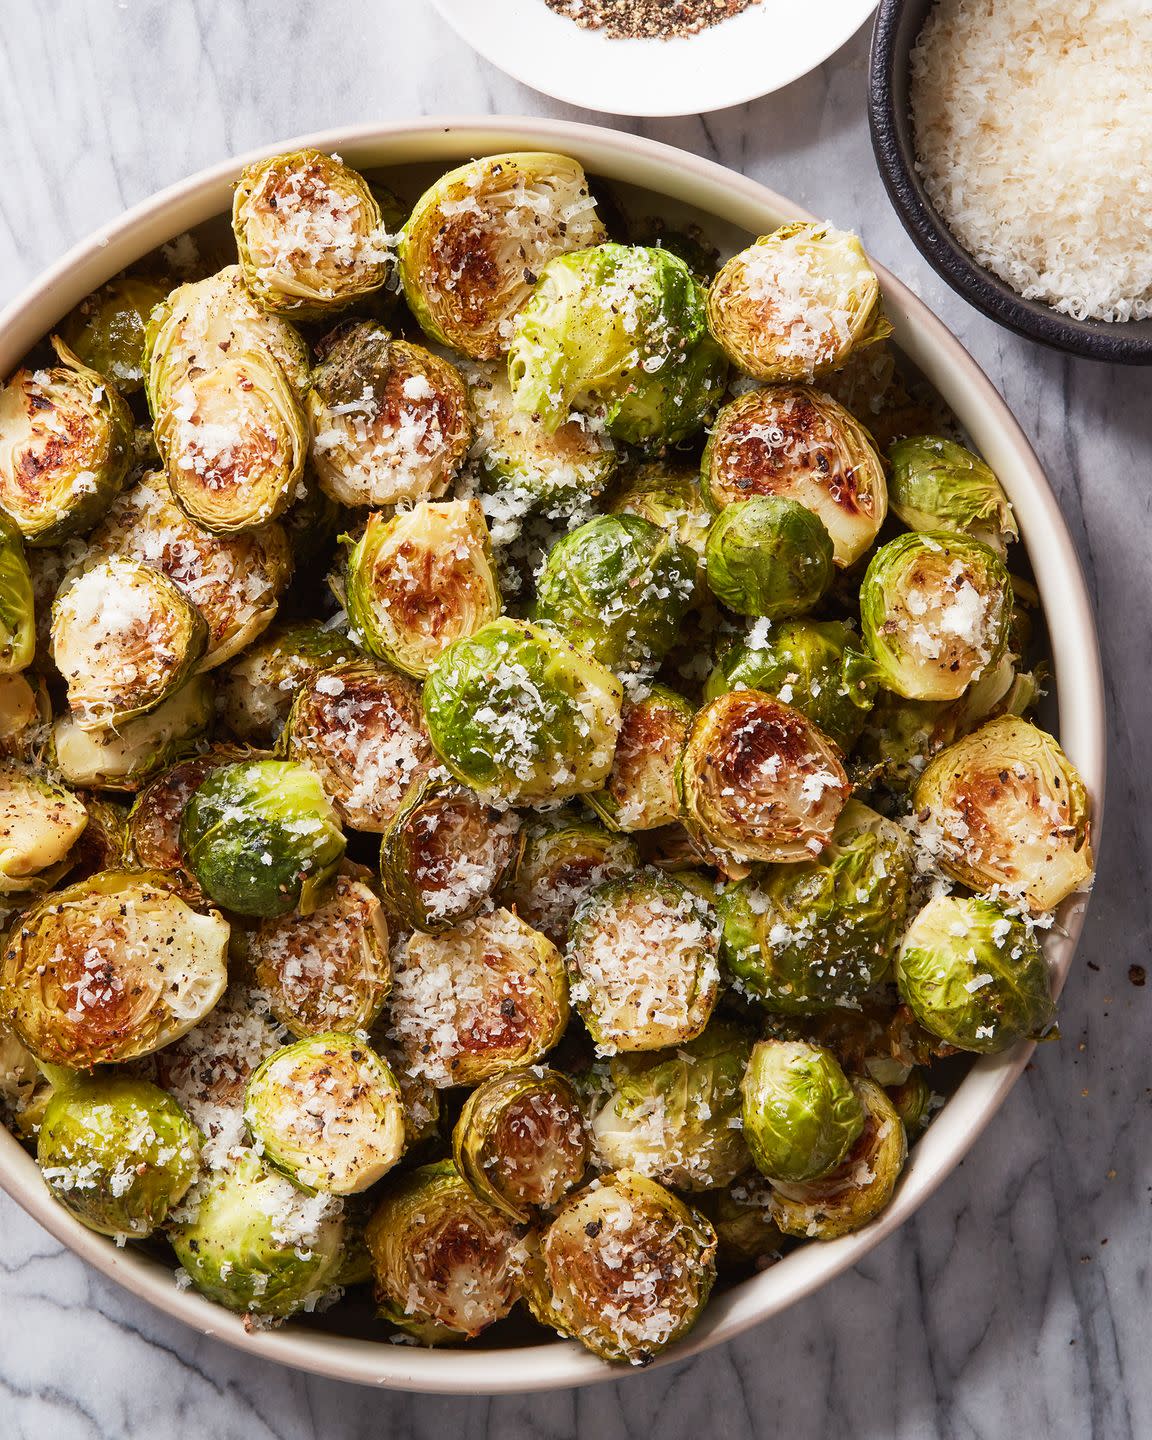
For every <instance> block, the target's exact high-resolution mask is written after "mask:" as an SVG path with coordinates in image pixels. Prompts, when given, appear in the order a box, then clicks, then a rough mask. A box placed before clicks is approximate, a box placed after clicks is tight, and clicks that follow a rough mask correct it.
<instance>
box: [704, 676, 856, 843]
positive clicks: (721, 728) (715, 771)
mask: <svg viewBox="0 0 1152 1440" xmlns="http://www.w3.org/2000/svg"><path fill="white" fill-rule="evenodd" d="M676 776H677V786H678V789H679V792H680V804H681V814H682V817H683V821H684V824H685V826H686V827H687V829H688V832H689V834H691V835H692V836H693V837H694V838H696V839H697V840H699V841H701V842H703V843H704V844H706V845H709V846H712V847H714V848H715V849H716V850H719V851H723V852H725V853H727V854H729V855H732V856H734V857H735V858H736V859H738V860H765V861H795V860H806V859H811V858H812V856H813V855H818V854H819V853H820V851H821V850H822V849H823V848H824V846H825V844H826V843H827V841H828V840H829V839H830V837H831V835H832V830H833V827H834V826H835V824H836V819H837V816H838V815H839V814H840V811H841V810H842V809H843V806H844V802H845V801H846V800H847V798H848V794H849V790H850V788H851V787H850V786H849V784H848V777H847V776H846V775H845V773H844V767H843V766H842V765H841V763H840V759H839V757H838V755H837V753H836V749H835V746H833V745H832V743H831V742H830V741H829V740H827V739H826V738H825V737H824V736H823V735H822V734H821V733H820V731H819V730H817V729H816V727H815V726H814V725H813V724H812V723H811V722H810V721H809V720H808V719H807V718H806V717H805V716H804V715H802V714H801V713H800V711H799V710H793V709H792V708H791V707H790V706H788V705H783V704H781V702H780V701H779V700H776V699H774V698H773V697H772V696H771V695H766V694H764V693H763V692H762V691H760V690H734V691H732V692H730V693H729V694H727V695H721V696H719V697H718V698H717V699H715V700H711V701H709V703H708V704H707V705H705V706H704V708H703V709H702V710H701V711H700V712H699V713H698V714H697V716H696V718H695V719H694V720H693V722H692V728H691V730H690V731H689V733H688V740H687V743H686V744H685V746H684V749H683V751H682V752H681V755H680V760H679V762H678V764H677V771H676Z"/></svg>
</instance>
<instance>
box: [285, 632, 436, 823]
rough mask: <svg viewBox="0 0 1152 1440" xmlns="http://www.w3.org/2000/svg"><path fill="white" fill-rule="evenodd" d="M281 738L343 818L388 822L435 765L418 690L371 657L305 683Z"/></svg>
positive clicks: (326, 672)
mask: <svg viewBox="0 0 1152 1440" xmlns="http://www.w3.org/2000/svg"><path fill="white" fill-rule="evenodd" d="M281 744H282V745H283V746H284V747H285V749H286V752H287V754H288V755H289V757H290V758H291V759H293V760H296V761H298V762H299V763H300V764H301V765H307V766H309V767H310V768H311V769H312V770H314V771H315V772H316V774H317V775H318V776H319V777H320V780H321V781H322V783H323V785H324V789H325V790H326V791H327V792H328V794H329V795H330V796H331V797H332V801H333V803H334V804H335V806H336V809H337V810H338V811H339V813H340V815H341V817H342V818H343V820H344V823H345V824H346V825H348V826H350V827H351V829H353V830H368V831H371V832H373V833H379V832H381V831H384V830H386V829H387V828H388V826H389V825H390V824H391V823H392V820H393V818H394V817H395V815H396V813H397V811H398V810H399V809H400V806H401V804H402V802H403V799H404V796H405V794H406V793H407V790H408V787H409V786H410V785H412V784H415V783H416V782H418V781H420V780H422V779H423V778H424V777H425V776H426V775H427V774H428V773H429V771H430V770H431V769H432V767H433V764H434V756H433V754H432V746H431V744H430V743H429V739H428V733H427V730H426V729H425V726H424V721H423V717H422V715H421V713H420V692H419V691H418V690H417V689H416V686H415V685H414V684H413V683H412V681H411V680H409V679H408V678H407V677H406V676H404V675H400V674H398V673H397V672H396V671H395V670H392V669H390V668H389V667H388V666H387V665H380V664H376V663H375V662H373V661H371V660H359V661H353V662H351V663H350V664H347V665H336V666H333V667H332V668H331V669H330V670H324V671H321V672H320V673H319V674H318V675H314V676H312V678H311V679H309V680H307V681H305V682H304V684H303V685H302V686H301V688H300V689H299V691H298V692H297V695H296V700H295V701H294V703H293V705H292V711H291V713H290V714H289V716H288V722H287V724H286V725H285V727H284V734H283V736H282V737H281Z"/></svg>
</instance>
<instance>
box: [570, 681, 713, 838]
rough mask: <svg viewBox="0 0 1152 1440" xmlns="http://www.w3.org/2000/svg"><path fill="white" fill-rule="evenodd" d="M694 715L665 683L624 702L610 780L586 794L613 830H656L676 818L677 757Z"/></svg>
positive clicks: (686, 702)
mask: <svg viewBox="0 0 1152 1440" xmlns="http://www.w3.org/2000/svg"><path fill="white" fill-rule="evenodd" d="M694 713H695V711H694V709H693V706H692V705H691V704H690V703H689V702H688V701H687V700H685V699H684V697H683V696H682V695H677V694H676V693H675V691H673V690H667V689H665V688H664V686H663V685H657V686H654V687H653V689H652V690H651V691H649V693H648V694H647V696H645V698H644V699H642V700H626V701H625V702H624V705H623V709H622V711H621V721H620V737H619V739H618V740H617V742H616V754H615V756H614V757H613V760H612V770H611V773H610V774H609V776H608V783H607V784H606V785H605V787H604V789H603V790H601V791H598V792H597V794H595V795H589V796H588V803H589V804H590V805H591V806H592V808H593V809H594V810H595V811H596V813H597V814H598V815H599V816H600V817H601V818H602V819H603V820H604V822H605V823H606V824H607V825H610V826H611V827H612V829H613V830H626V831H629V830H655V829H658V828H659V827H660V826H661V825H671V824H672V823H673V822H674V821H675V820H676V819H678V817H679V815H680V803H679V800H678V799H677V795H676V761H677V759H678V758H679V755H680V751H681V750H682V749H683V748H684V741H685V739H686V738H687V735H688V729H689V726H690V725H691V723H692V716H693V714H694Z"/></svg>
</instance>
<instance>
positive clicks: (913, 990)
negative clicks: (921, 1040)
mask: <svg viewBox="0 0 1152 1440" xmlns="http://www.w3.org/2000/svg"><path fill="white" fill-rule="evenodd" d="M897 977H898V979H899V984H900V994H901V996H902V997H903V999H904V1000H905V1001H906V1003H907V1004H908V1005H909V1007H910V1008H911V1010H912V1012H913V1014H914V1015H915V1016H916V1018H917V1020H919V1021H920V1023H921V1025H923V1026H924V1028H925V1029H926V1030H930V1031H931V1032H932V1034H933V1035H939V1036H940V1038H941V1039H942V1040H946V1041H947V1042H948V1044H949V1045H955V1046H956V1048H957V1049H958V1050H974V1051H976V1052H977V1053H978V1054H982V1055H995V1054H997V1053H998V1052H999V1051H1001V1050H1007V1049H1008V1047H1009V1046H1010V1045H1013V1044H1015V1042H1016V1041H1017V1040H1019V1039H1021V1038H1023V1037H1028V1038H1029V1039H1032V1040H1036V1039H1039V1037H1040V1036H1041V1035H1043V1034H1044V1032H1045V1031H1046V1030H1047V1029H1048V1028H1049V1026H1050V1025H1051V1024H1052V1019H1053V1016H1054V1015H1055V1013H1056V1006H1055V1001H1054V1000H1053V998H1052V982H1051V978H1050V976H1049V974H1048V962H1047V961H1046V960H1045V959H1044V952H1043V951H1042V950H1041V949H1040V943H1039V941H1038V940H1037V939H1036V936H1035V935H1034V933H1033V932H1032V930H1031V929H1030V927H1029V926H1028V925H1026V924H1025V923H1024V921H1023V920H1021V919H1020V918H1019V916H1017V915H1013V914H1010V913H1008V912H1007V911H1006V910H1005V909H1004V907H1003V906H1002V905H998V904H996V903H995V901H992V900H985V899H983V898H982V897H980V896H961V895H940V896H937V897H936V898H935V899H933V900H930V901H929V902H928V904H927V905H926V906H925V907H924V909H923V910H921V911H920V913H919V915H917V916H916V918H915V920H913V922H912V924H911V925H910V926H909V927H908V931H907V934H906V935H905V936H904V940H903V943H902V944H901V946H900V958H899V962H898V965H897Z"/></svg>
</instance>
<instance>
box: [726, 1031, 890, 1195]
mask: <svg viewBox="0 0 1152 1440" xmlns="http://www.w3.org/2000/svg"><path fill="white" fill-rule="evenodd" d="M743 1096H744V1138H745V1140H746V1141H747V1143H748V1148H749V1149H750V1150H751V1152H752V1158H753V1160H755V1162H756V1168H757V1169H758V1170H759V1171H760V1173H761V1174H762V1175H767V1176H768V1178H769V1179H770V1180H781V1181H784V1182H785V1183H790V1184H798V1183H801V1182H803V1181H805V1180H817V1179H819V1177H820V1176H821V1175H827V1174H828V1172H829V1171H830V1170H834V1169H835V1168H836V1166H837V1165H839V1164H840V1163H841V1161H842V1160H843V1159H844V1158H845V1156H846V1155H847V1154H848V1152H849V1151H850V1150H851V1149H852V1146H853V1145H854V1144H855V1143H856V1141H857V1140H858V1139H859V1138H860V1135H861V1133H862V1131H863V1129H864V1108H863V1106H862V1105H861V1103H860V1100H859V1097H858V1096H857V1094H856V1092H855V1091H854V1090H853V1088H852V1086H851V1084H850V1083H849V1081H848V1077H847V1076H846V1075H845V1074H844V1071H843V1070H842V1069H841V1068H840V1064H839V1062H838V1061H837V1059H836V1057H835V1056H834V1055H833V1054H832V1052H831V1051H830V1050H823V1049H821V1048H820V1046H818V1045H809V1044H807V1043H805V1042H804V1041H799V1040H761V1041H760V1042H759V1044H758V1045H757V1046H756V1047H755V1049H754V1050H753V1051H752V1057H751V1059H750V1061H749V1063H748V1070H747V1074H746V1075H745V1076H744V1081H743Z"/></svg>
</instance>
